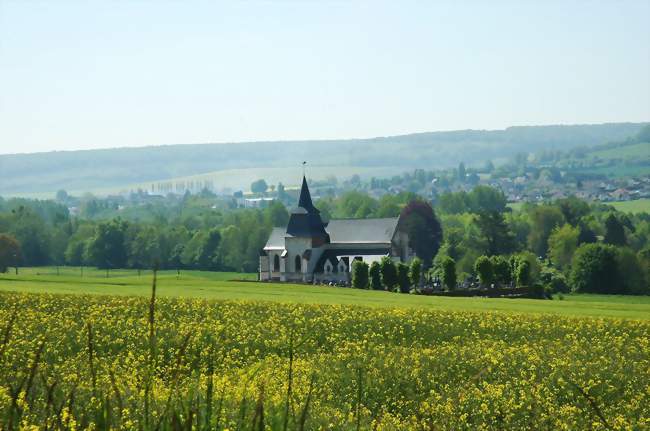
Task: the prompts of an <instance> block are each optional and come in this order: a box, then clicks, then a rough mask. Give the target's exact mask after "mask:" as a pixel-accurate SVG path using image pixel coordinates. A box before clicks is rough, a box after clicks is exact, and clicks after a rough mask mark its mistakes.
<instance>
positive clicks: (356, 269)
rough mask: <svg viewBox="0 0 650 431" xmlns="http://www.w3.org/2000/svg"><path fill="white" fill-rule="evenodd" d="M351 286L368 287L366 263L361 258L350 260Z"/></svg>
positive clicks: (357, 287)
mask: <svg viewBox="0 0 650 431" xmlns="http://www.w3.org/2000/svg"><path fill="white" fill-rule="evenodd" d="M352 287H354V288H356V289H367V288H368V264H367V263H366V262H364V261H362V260H354V261H353V262H352Z"/></svg>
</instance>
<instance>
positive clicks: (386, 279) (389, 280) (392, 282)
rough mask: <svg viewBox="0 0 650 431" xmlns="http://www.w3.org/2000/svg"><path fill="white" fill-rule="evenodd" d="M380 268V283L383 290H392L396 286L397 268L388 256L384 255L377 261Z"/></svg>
mask: <svg viewBox="0 0 650 431" xmlns="http://www.w3.org/2000/svg"><path fill="white" fill-rule="evenodd" d="M379 265H380V268H381V284H382V285H383V286H384V289H385V290H388V291H393V290H394V289H395V287H396V286H397V283H398V280H397V268H396V267H395V263H394V262H393V260H392V259H391V258H390V256H384V257H382V258H381V262H380V263H379Z"/></svg>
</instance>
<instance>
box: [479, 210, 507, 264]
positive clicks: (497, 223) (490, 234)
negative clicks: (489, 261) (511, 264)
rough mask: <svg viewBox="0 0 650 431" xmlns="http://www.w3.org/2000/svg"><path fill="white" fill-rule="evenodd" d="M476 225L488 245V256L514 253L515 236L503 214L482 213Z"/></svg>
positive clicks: (486, 250)
mask: <svg viewBox="0 0 650 431" xmlns="http://www.w3.org/2000/svg"><path fill="white" fill-rule="evenodd" d="M476 224H477V225H478V228H479V230H480V231H481V234H482V236H483V237H484V238H485V241H486V243H487V245H486V249H485V252H486V253H487V255H488V256H493V255H496V254H505V253H511V252H512V251H514V248H515V241H514V236H513V234H512V233H511V232H510V229H509V228H508V224H507V223H506V220H505V217H504V216H503V214H502V213H500V212H497V211H481V212H480V213H479V215H478V217H477V218H476Z"/></svg>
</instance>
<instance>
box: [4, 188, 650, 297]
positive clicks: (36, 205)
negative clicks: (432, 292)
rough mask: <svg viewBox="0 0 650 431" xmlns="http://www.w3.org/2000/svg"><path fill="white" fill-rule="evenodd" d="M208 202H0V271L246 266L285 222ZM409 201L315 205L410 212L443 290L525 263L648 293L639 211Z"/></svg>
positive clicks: (559, 285) (350, 212)
mask: <svg viewBox="0 0 650 431" xmlns="http://www.w3.org/2000/svg"><path fill="white" fill-rule="evenodd" d="M215 199H218V198H216V197H214V196H210V195H200V194H199V195H186V196H185V197H183V198H182V199H175V200H169V199H162V200H161V201H160V202H157V203H155V204H146V205H142V206H139V207H138V208H137V211H131V212H123V213H119V212H114V213H109V214H108V215H107V217H108V218H106V219H97V218H96V217H93V218H90V217H84V216H83V215H82V216H71V215H70V214H69V211H68V208H67V206H66V205H64V204H62V203H59V202H56V201H50V200H28V199H8V200H3V199H1V198H0V234H1V235H2V236H0V270H3V271H4V270H6V268H7V267H10V266H14V265H25V266H40V265H75V266H77V265H90V266H96V267H99V268H149V267H151V265H153V263H154V262H156V263H157V264H158V265H159V266H160V267H161V268H163V269H165V268H166V269H179V268H187V269H201V270H213V271H242V272H256V271H257V268H258V256H259V251H260V249H261V248H262V247H263V246H264V244H265V242H266V240H267V238H268V235H269V233H270V231H271V229H272V227H274V226H280V227H283V226H286V223H287V221H288V217H289V215H288V211H287V209H286V207H285V206H284V205H283V204H281V203H279V202H273V203H271V204H269V205H268V206H267V207H266V208H260V209H244V208H236V207H232V206H229V205H223V203H221V204H220V203H219V201H218V200H215ZM418 202H419V203H421V204H423V201H422V199H421V198H418V197H417V196H415V195H413V194H412V193H406V192H405V193H400V194H396V195H385V196H383V197H381V198H380V199H375V198H372V197H371V196H369V195H367V194H364V193H362V192H359V191H351V192H346V193H344V194H342V195H341V196H338V197H326V198H322V199H320V200H318V201H317V202H316V206H317V207H318V208H319V209H320V210H321V213H322V214H323V216H324V218H326V219H327V218H338V217H354V218H366V217H395V216H398V215H399V214H400V213H402V212H403V211H407V210H408V211H413V212H414V213H416V215H417V214H419V215H418V216H417V217H411V219H412V220H415V222H413V225H412V226H409V229H411V230H413V232H414V233H413V234H412V235H410V237H411V241H412V243H411V246H412V248H413V249H414V250H415V251H416V254H417V255H418V256H419V257H420V259H421V263H420V264H421V268H422V273H423V274H425V275H426V276H427V277H432V278H434V279H436V280H437V281H439V282H440V284H442V285H449V287H450V288H451V287H453V286H454V285H456V284H466V283H467V282H468V280H472V281H478V282H479V283H481V284H484V285H488V286H490V285H493V284H494V285H510V284H513V283H515V284H516V277H517V271H519V269H518V268H519V267H520V266H521V265H520V264H517V265H514V264H513V262H514V261H515V260H517V261H518V262H523V261H525V262H528V263H526V264H522V265H523V266H524V267H527V270H526V271H523V270H522V271H523V272H522V274H524V272H528V273H529V275H528V276H523V275H522V277H524V278H522V279H521V280H524V279H525V278H526V277H527V278H528V279H527V280H526V282H527V283H528V284H536V283H537V284H543V285H544V286H549V288H553V289H555V290H570V289H573V290H578V291H594V292H603V293H605V292H610V293H647V292H648V284H649V280H650V276H649V274H648V273H649V272H650V214H647V213H639V214H628V213H622V212H619V211H616V210H615V209H614V208H612V207H610V206H607V205H602V204H590V203H588V202H585V201H583V200H580V199H578V198H575V197H570V198H565V199H559V200H556V201H554V202H547V203H539V204H525V205H524V206H523V207H522V208H521V209H519V210H516V211H513V210H511V209H510V208H509V207H508V206H507V202H506V198H505V196H504V195H503V193H502V192H501V191H499V190H497V189H494V188H491V187H488V186H477V187H475V188H474V189H472V190H471V191H469V192H464V191H461V192H450V193H445V194H443V195H441V196H439V198H438V200H437V201H436V204H435V205H434V207H433V210H434V211H431V212H430V213H429V212H427V211H428V210H426V209H425V207H426V206H428V205H421V204H418ZM409 203H410V204H409ZM98 205H101V200H100V203H99V204H98ZM405 208H406V209H405ZM409 208H410V209H409ZM506 261H507V262H508V265H509V274H506V272H507V271H506V270H505V267H506V264H505V263H504V262H506ZM368 271H369V275H368V278H369V280H370V281H369V285H371V281H372V274H370V268H369V269H368ZM389 271H390V270H389ZM399 271H401V273H402V280H406V277H404V276H403V274H404V273H405V270H404V269H401V270H399V269H398V267H396V270H395V272H396V273H399ZM389 279H390V276H389ZM445 280H447V281H446V282H445ZM449 280H455V282H454V283H451V282H450V281H449ZM375 286H376V285H375ZM411 286H412V285H411ZM384 288H386V286H384ZM388 288H389V289H393V288H394V285H393V284H392V283H389V285H388Z"/></svg>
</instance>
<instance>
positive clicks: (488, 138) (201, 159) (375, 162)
mask: <svg viewBox="0 0 650 431" xmlns="http://www.w3.org/2000/svg"><path fill="white" fill-rule="evenodd" d="M645 124H647V123H613V124H598V125H572V126H526V127H510V128H507V129H505V130H492V131H486V130H461V131H449V132H426V133H416V134H410V135H400V136H390V137H378V138H371V139H351V140H318V141H277V142H247V143H224V144H183V145H169V146H157V147H155V146H152V147H140V148H112V149H102V150H86V151H61V152H49V153H35V154H13V155H0V195H5V196H6V195H15V194H28V193H44V192H48V193H49V192H52V193H54V192H55V191H56V190H59V189H66V190H69V191H70V190H73V191H97V190H99V189H107V188H118V187H128V186H129V185H134V184H140V183H145V182H148V181H160V180H166V179H171V178H176V177H182V176H190V175H196V174H202V173H207V172H214V171H223V170H235V171H237V170H242V171H241V175H240V178H239V177H238V178H237V179H236V180H235V183H234V184H238V183H241V184H240V185H239V187H245V186H247V185H248V184H250V182H251V181H252V180H255V179H256V178H253V177H250V175H251V174H250V173H247V172H246V170H247V169H248V170H250V169H251V168H262V167H264V168H285V167H286V168H296V167H298V166H299V164H300V162H302V161H303V160H308V161H309V162H310V165H311V166H319V167H321V168H323V167H331V172H332V174H336V172H337V169H340V168H341V167H346V171H347V172H350V171H353V170H354V169H355V168H359V170H360V171H366V172H368V170H369V169H371V170H373V171H374V170H375V169H376V170H377V172H382V173H386V172H390V171H391V170H394V172H395V173H400V172H402V171H404V170H408V169H414V168H427V169H439V168H446V167H450V166H454V165H456V164H458V163H459V162H460V161H464V162H465V163H466V164H468V165H472V164H479V163H484V162H485V161H486V160H487V159H492V160H493V161H495V162H498V161H499V160H503V159H506V158H510V157H512V156H513V155H514V154H516V153H521V152H526V153H534V152H539V151H543V150H558V149H562V150H567V149H570V148H575V147H580V146H593V145H599V144H605V143H607V142H612V141H621V140H624V139H626V138H628V137H630V136H634V135H635V134H636V133H638V131H639V130H640V129H641V128H642V127H643V126H644V125H645ZM321 171H322V172H326V171H327V170H324V171H323V170H321ZM231 172H232V171H231ZM360 173H361V172H360ZM293 176H295V169H294V170H292V171H290V172H289V176H288V178H293ZM234 184H233V183H231V184H230V186H233V185H234ZM216 187H217V188H218V187H219V184H216Z"/></svg>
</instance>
